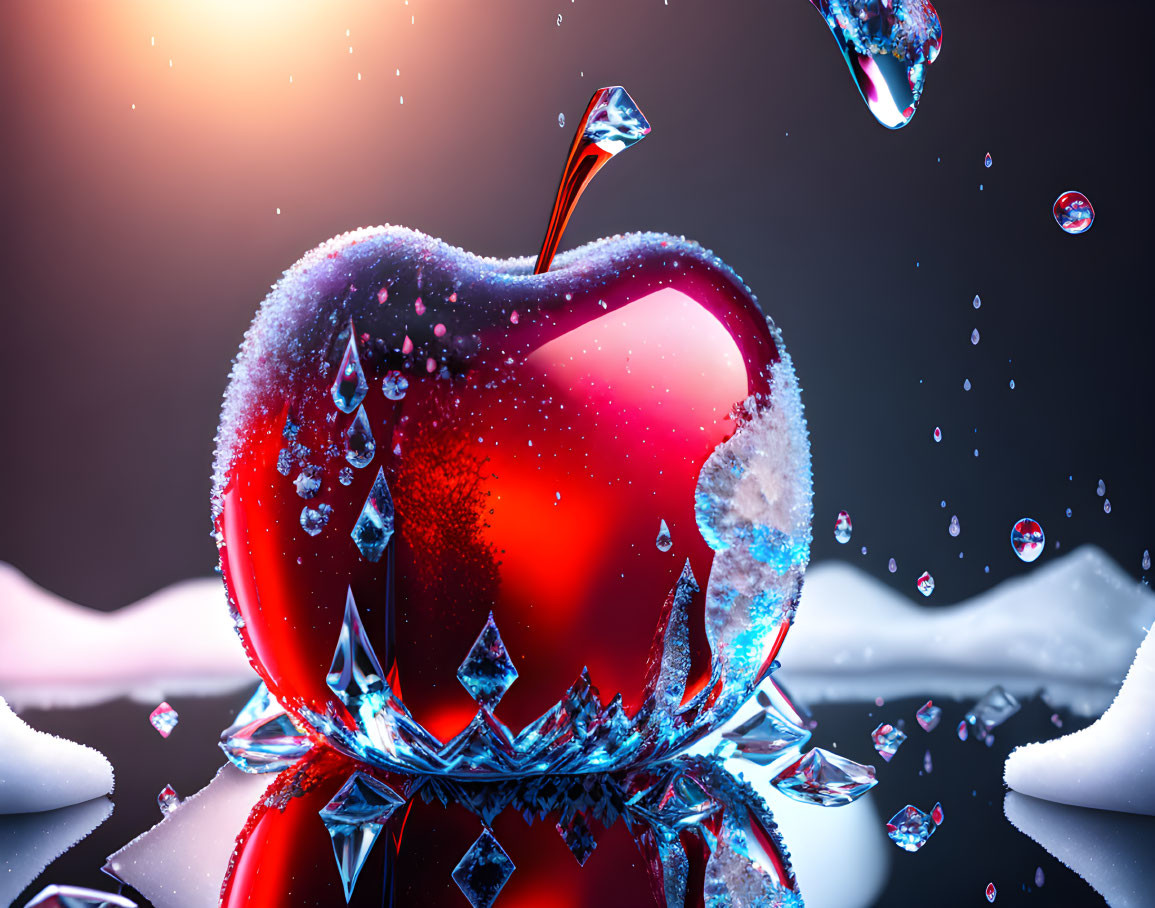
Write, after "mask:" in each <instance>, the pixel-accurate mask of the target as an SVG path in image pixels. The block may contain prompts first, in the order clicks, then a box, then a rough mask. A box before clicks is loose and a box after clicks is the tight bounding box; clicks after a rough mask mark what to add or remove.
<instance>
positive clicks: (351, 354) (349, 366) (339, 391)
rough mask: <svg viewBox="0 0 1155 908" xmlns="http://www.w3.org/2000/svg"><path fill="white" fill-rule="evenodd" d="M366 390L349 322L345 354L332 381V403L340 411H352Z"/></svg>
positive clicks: (359, 358)
mask: <svg viewBox="0 0 1155 908" xmlns="http://www.w3.org/2000/svg"><path fill="white" fill-rule="evenodd" d="M368 391H369V385H368V383H367V382H366V381H365V373H364V372H363V371H362V370H361V357H360V356H358V355H357V332H356V331H355V330H354V328H353V323H352V322H350V323H349V343H348V344H347V345H346V346H345V355H344V356H343V357H342V358H341V365H340V367H339V368H338V369H337V379H336V381H334V382H333V403H334V404H336V405H337V409H338V410H340V411H341V412H342V413H352V412H353V411H354V410H356V409H357V407H359V406H360V405H361V401H363V400H364V399H365V394H366V393H367V392H368Z"/></svg>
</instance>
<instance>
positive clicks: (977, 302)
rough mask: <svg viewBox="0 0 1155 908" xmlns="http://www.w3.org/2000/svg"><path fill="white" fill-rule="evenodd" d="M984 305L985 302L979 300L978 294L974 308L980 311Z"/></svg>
mask: <svg viewBox="0 0 1155 908" xmlns="http://www.w3.org/2000/svg"><path fill="white" fill-rule="evenodd" d="M982 304H983V301H982V300H981V299H979V295H978V294H977V293H976V294H975V298H974V307H975V308H976V309H979V308H981V307H982Z"/></svg>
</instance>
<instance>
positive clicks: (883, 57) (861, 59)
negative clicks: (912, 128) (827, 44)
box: [815, 0, 942, 129]
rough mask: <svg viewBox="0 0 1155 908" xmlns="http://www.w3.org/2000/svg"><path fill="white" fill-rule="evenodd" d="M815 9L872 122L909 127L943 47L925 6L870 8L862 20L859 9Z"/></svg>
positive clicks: (916, 1) (911, 1) (841, 5)
mask: <svg viewBox="0 0 1155 908" xmlns="http://www.w3.org/2000/svg"><path fill="white" fill-rule="evenodd" d="M815 5H816V7H817V8H818V9H819V10H820V11H821V12H822V16H823V18H824V19H825V20H826V24H827V26H828V27H829V28H830V32H831V34H832V35H834V40H835V41H836V42H837V44H838V49H839V51H841V53H842V58H843V60H844V61H845V62H846V65H847V66H849V67H850V72H851V75H852V76H853V78H854V83H855V85H856V87H857V88H858V90H859V93H860V94H861V95H862V99H863V100H864V101H865V102H866V106H867V108H868V109H869V110H870V112H871V113H872V114H873V115H874V118H875V119H876V120H878V122H879V123H881V124H882V125H883V126H885V127H886V128H887V129H898V128H900V127H902V126H905V125H906V124H907V123H909V122H910V120H911V118H912V117H913V116H914V112H915V109H916V108H917V107H918V102H919V99H920V98H921V97H922V88H923V83H924V82H925V81H926V70H927V68H928V67H929V66H930V64H932V63H933V62H934V60H935V58H936V57H937V56H938V52H939V49H940V48H941V47H942V25H941V24H940V22H939V18H938V13H936V12H935V9H934V7H933V6H932V5H931V4H930V2H929V0H893V2H890V3H882V4H871V5H869V7H861V8H862V9H863V13H862V15H861V16H860V15H859V14H858V9H859V8H860V5H859V4H851V3H846V2H837V3H822V4H815ZM867 8H869V9H870V10H871V12H870V13H869V14H867V13H866V12H865V10H866V9H867Z"/></svg>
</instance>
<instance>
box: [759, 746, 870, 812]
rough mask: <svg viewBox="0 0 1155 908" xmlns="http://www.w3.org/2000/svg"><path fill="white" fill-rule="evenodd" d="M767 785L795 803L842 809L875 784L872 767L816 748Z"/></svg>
mask: <svg viewBox="0 0 1155 908" xmlns="http://www.w3.org/2000/svg"><path fill="white" fill-rule="evenodd" d="M770 784H771V785H773V786H774V787H775V788H776V789H778V791H780V792H781V793H782V794H784V795H786V796H787V797H788V798H793V799H794V800H795V801H803V802H806V803H810V804H820V805H822V806H823V807H841V806H842V805H844V804H849V803H850V802H852V801H855V800H857V799H858V798H860V797H862V796H863V795H864V794H866V793H867V792H868V791H870V789H872V788H873V787H874V786H875V785H877V784H878V780H877V779H876V778H875V777H874V767H873V766H863V765H862V764H861V763H855V762H854V761H853V760H848V759H847V758H846V757H841V756H839V755H838V754H835V753H831V752H830V751H828V750H823V749H822V748H821V747H815V748H814V749H813V750H811V751H810V752H809V753H807V754H806V755H805V756H803V757H801V758H800V759H798V760H796V761H795V762H794V763H791V764H790V765H789V766H787V767H786V768H785V769H784V770H782V771H781V772H780V773H778V775H777V776H775V777H774V778H773V779H772V780H771V782H770Z"/></svg>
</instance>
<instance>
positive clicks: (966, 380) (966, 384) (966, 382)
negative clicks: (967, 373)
mask: <svg viewBox="0 0 1155 908" xmlns="http://www.w3.org/2000/svg"><path fill="white" fill-rule="evenodd" d="M970 389H971V380H970V379H969V378H964V379H963V390H964V391H969V390H970Z"/></svg>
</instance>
